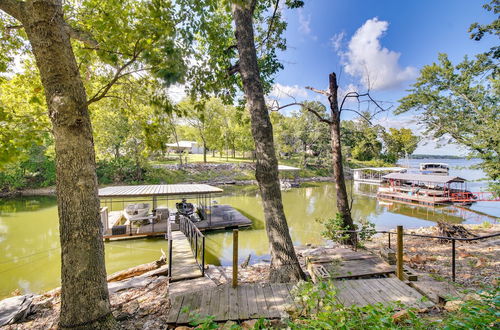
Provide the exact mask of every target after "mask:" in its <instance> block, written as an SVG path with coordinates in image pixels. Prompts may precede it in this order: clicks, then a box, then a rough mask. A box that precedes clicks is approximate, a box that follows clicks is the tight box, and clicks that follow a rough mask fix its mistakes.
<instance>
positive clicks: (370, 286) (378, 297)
mask: <svg viewBox="0 0 500 330" xmlns="http://www.w3.org/2000/svg"><path fill="white" fill-rule="evenodd" d="M377 280H378V279H360V280H357V281H359V282H360V284H362V285H363V287H364V289H365V290H366V294H368V295H370V296H371V297H373V299H374V300H375V301H376V302H377V303H382V304H384V303H387V296H386V295H385V294H384V293H383V290H381V289H379V288H378V287H377V286H375V285H374V284H375V282H377Z"/></svg>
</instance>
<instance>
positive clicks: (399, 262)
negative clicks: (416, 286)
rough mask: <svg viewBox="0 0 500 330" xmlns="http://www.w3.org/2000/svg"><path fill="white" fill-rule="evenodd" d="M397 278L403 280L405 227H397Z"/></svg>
mask: <svg viewBox="0 0 500 330" xmlns="http://www.w3.org/2000/svg"><path fill="white" fill-rule="evenodd" d="M397 234H398V235H397V236H398V238H397V245H398V248H397V251H396V276H397V277H398V278H399V279H400V280H401V281H402V280H403V226H398V227H397Z"/></svg>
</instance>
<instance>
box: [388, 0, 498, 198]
mask: <svg viewBox="0 0 500 330" xmlns="http://www.w3.org/2000/svg"><path fill="white" fill-rule="evenodd" d="M484 8H485V9H487V10H489V11H493V12H494V13H495V14H498V13H499V12H500V2H499V1H498V0H492V1H491V2H490V3H489V4H485V5H484ZM469 32H472V35H471V38H473V39H475V40H481V39H482V38H483V37H484V36H485V35H486V34H493V35H496V36H498V35H499V34H500V20H499V18H498V17H496V19H495V20H494V21H493V22H492V23H491V24H486V25H480V24H478V23H474V24H472V25H471V27H470V30H469ZM499 49H500V48H499V47H498V46H496V47H493V48H491V49H490V51H489V52H486V53H483V54H479V55H477V56H476V57H475V58H474V59H469V58H468V57H467V56H466V57H465V58H464V60H463V61H462V62H460V63H458V64H456V65H454V64H453V63H452V62H451V61H450V60H449V59H448V56H447V55H446V54H439V56H438V62H437V63H433V64H431V65H426V66H424V67H423V68H422V70H421V71H420V77H419V78H418V79H417V82H416V83H415V84H414V85H413V88H411V89H410V94H409V95H407V96H405V97H404V98H403V99H401V100H400V106H399V108H398V109H397V113H402V112H406V111H417V112H419V113H420V117H421V121H422V122H423V123H424V124H425V125H426V127H427V133H428V134H429V135H431V136H433V137H434V138H441V139H442V140H443V139H444V140H448V141H452V142H455V143H458V144H460V145H463V146H465V147H466V148H467V149H468V150H470V156H471V157H477V158H480V159H481V160H482V163H481V165H480V166H481V168H482V169H483V171H484V172H485V173H486V174H487V176H488V177H489V178H490V179H491V180H492V181H493V184H492V186H491V188H492V190H493V191H496V192H497V193H500V184H499V183H500V134H498V132H499V130H500V111H498V104H499V102H500V98H499V94H500V80H499V78H498V58H499V57H500V54H499V53H500V51H499Z"/></svg>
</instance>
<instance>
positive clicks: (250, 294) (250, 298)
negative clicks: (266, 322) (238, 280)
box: [243, 285, 259, 318]
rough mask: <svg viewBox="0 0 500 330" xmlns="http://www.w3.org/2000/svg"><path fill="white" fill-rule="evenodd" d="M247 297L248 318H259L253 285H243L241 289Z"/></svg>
mask: <svg viewBox="0 0 500 330" xmlns="http://www.w3.org/2000/svg"><path fill="white" fill-rule="evenodd" d="M243 288H244V289H245V293H246V296H247V303H248V317H249V318H258V317H259V307H258V305H257V295H256V293H255V285H245V286H244V287H243Z"/></svg>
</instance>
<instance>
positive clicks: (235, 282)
mask: <svg viewBox="0 0 500 330" xmlns="http://www.w3.org/2000/svg"><path fill="white" fill-rule="evenodd" d="M237 286H238V229H234V230H233V288H236V287H237Z"/></svg>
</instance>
